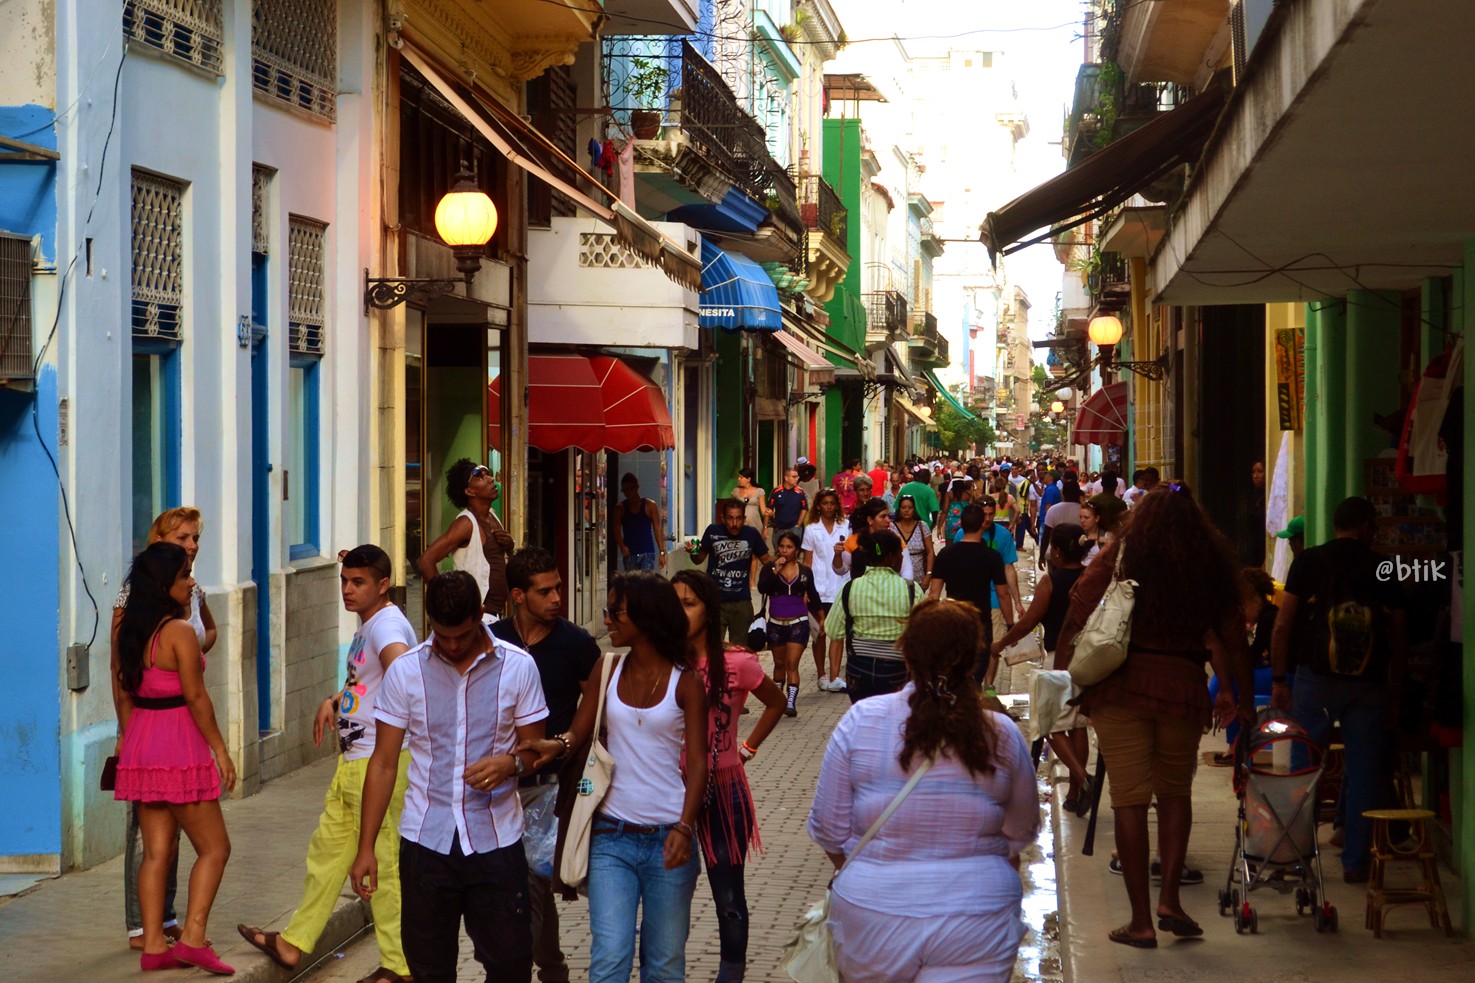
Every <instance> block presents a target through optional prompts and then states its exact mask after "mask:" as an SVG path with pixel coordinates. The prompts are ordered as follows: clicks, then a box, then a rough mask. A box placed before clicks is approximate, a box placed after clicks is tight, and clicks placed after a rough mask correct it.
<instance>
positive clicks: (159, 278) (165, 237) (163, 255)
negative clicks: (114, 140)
mask: <svg viewBox="0 0 1475 983" xmlns="http://www.w3.org/2000/svg"><path fill="white" fill-rule="evenodd" d="M131 231H132V258H133V267H132V275H133V310H132V329H133V336H134V337H135V338H146V339H156V340H164V341H179V340H180V339H182V338H183V337H184V185H183V184H181V183H179V182H178V181H171V180H169V179H168V178H163V177H159V176H158V175H155V174H149V173H147V172H145V171H134V172H133V204H132V214H131Z"/></svg>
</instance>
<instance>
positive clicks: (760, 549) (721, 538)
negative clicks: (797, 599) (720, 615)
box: [698, 522, 768, 601]
mask: <svg viewBox="0 0 1475 983" xmlns="http://www.w3.org/2000/svg"><path fill="white" fill-rule="evenodd" d="M698 548H699V550H700V551H701V552H703V553H706V554H707V572H708V573H709V574H711V575H712V579H713V580H715V581H717V592H718V593H719V594H721V595H722V599H723V600H724V601H746V600H748V599H749V597H750V596H751V590H750V587H751V579H750V578H751V574H752V566H753V557H755V556H757V557H764V556H767V555H768V544H767V543H765V542H764V541H763V537H762V536H761V535H760V534H759V533H758V530H756V529H754V528H753V527H752V526H743V528H742V529H741V530H739V531H738V534H737V535H736V536H730V535H728V532H727V527H726V526H724V525H721V524H719V523H716V522H714V523H712V524H711V525H710V526H708V527H707V529H706V531H705V532H703V533H702V541H701V545H700V547H698Z"/></svg>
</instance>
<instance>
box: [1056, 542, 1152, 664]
mask: <svg viewBox="0 0 1475 983" xmlns="http://www.w3.org/2000/svg"><path fill="white" fill-rule="evenodd" d="M1126 551H1127V546H1126V544H1125V543H1123V544H1122V545H1121V546H1119V547H1117V554H1116V566H1115V567H1114V568H1113V569H1112V572H1111V583H1110V584H1108V585H1107V586H1106V593H1104V594H1102V595H1101V601H1100V602H1099V603H1098V604H1097V605H1096V609H1095V610H1094V611H1092V612H1091V616H1090V617H1089V618H1087V619H1086V625H1085V627H1084V628H1082V629H1081V631H1080V634H1078V635H1076V644H1075V654H1074V655H1072V656H1071V659H1070V678H1071V680H1072V681H1073V682H1075V684H1076V685H1077V686H1094V685H1096V684H1097V683H1099V682H1101V681H1102V680H1103V679H1105V678H1106V677H1107V676H1110V675H1111V674H1112V673H1114V672H1116V671H1117V670H1118V669H1120V668H1121V665H1122V663H1123V662H1126V661H1127V643H1128V641H1129V639H1130V637H1131V634H1132V605H1133V604H1135V603H1136V590H1137V581H1135V580H1123V579H1122V554H1124V553H1125V552H1126Z"/></svg>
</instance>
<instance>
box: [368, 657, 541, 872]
mask: <svg viewBox="0 0 1475 983" xmlns="http://www.w3.org/2000/svg"><path fill="white" fill-rule="evenodd" d="M487 637H488V638H489V639H491V643H492V650H491V651H490V652H484V653H482V654H481V655H479V656H477V658H476V661H475V662H473V663H472V664H471V668H470V669H468V670H466V672H465V673H464V674H463V673H460V672H458V671H457V670H456V669H455V668H454V667H452V666H451V665H450V664H449V663H447V662H446V661H445V660H444V659H442V658H441V657H440V656H438V655H436V654H435V652H434V651H433V648H432V647H433V644H434V641H435V633H434V632H432V633H431V635H430V637H429V638H427V639H426V640H425V641H424V642H422V643H421V644H420V645H419V646H417V647H415V648H413V649H411V650H410V651H408V652H406V653H405V654H404V655H402V656H400V657H399V658H398V659H395V660H394V662H393V663H392V664H391V665H390V667H389V671H388V672H386V673H385V674H384V682H383V684H381V686H380V687H379V700H378V703H377V704H376V705H375V707H374V716H375V718H377V719H378V721H379V722H380V723H384V724H388V725H390V726H391V727H400V728H403V729H404V731H405V734H406V737H407V738H408V743H409V746H410V775H409V788H408V789H407V790H406V791H405V809H404V813H403V815H402V816H401V818H400V824H399V834H400V836H402V837H404V838H405V839H407V840H409V841H410V842H412V843H418V844H420V845H421V846H423V847H425V848H426V849H428V850H433V851H435V852H436V853H439V854H442V855H449V854H450V852H451V844H452V843H453V842H455V841H457V840H459V841H460V846H461V852H462V853H466V854H470V853H490V852H491V851H493V850H500V849H502V848H504V847H509V846H511V845H512V844H514V843H516V842H517V841H518V840H520V839H522V802H521V801H520V800H519V799H518V797H517V783H516V782H514V781H505V782H502V783H501V784H500V785H497V786H494V787H493V788H492V789H490V790H488V791H485V792H483V791H481V790H480V789H468V788H467V787H466V782H465V781H464V780H463V779H462V777H461V776H462V774H463V773H464V772H465V771H466V767H467V766H468V765H470V764H473V763H475V762H477V761H479V760H481V759H482V758H486V757H489V756H491V755H496V754H511V753H512V749H513V748H514V747H516V746H517V728H518V727H520V726H522V725H523V724H531V723H536V722H537V721H539V720H543V719H544V718H546V717H547V716H548V706H547V704H546V703H545V702H544V700H543V685H542V683H541V682H540V681H539V678H538V666H537V663H535V662H534V661H533V657H532V656H531V655H529V654H528V653H527V652H526V651H524V650H523V649H520V648H518V647H517V646H515V645H510V644H508V643H507V642H504V641H502V640H501V639H500V638H495V637H493V636H492V634H491V633H490V632H488V633H487Z"/></svg>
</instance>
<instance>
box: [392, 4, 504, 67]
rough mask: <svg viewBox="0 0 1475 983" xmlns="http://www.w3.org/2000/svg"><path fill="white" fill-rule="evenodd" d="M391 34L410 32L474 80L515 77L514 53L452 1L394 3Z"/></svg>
mask: <svg viewBox="0 0 1475 983" xmlns="http://www.w3.org/2000/svg"><path fill="white" fill-rule="evenodd" d="M389 21H390V27H391V29H392V30H398V28H399V26H400V25H403V26H406V27H408V28H409V29H410V31H411V32H412V34H413V35H414V36H415V37H416V38H418V39H419V40H421V41H422V42H425V43H428V44H431V45H433V46H435V47H436V48H437V49H438V51H437V52H436V53H437V54H439V55H440V56H441V57H443V58H447V59H449V60H450V61H451V63H452V64H455V65H457V66H458V67H460V68H461V69H462V70H463V71H465V72H466V73H467V74H469V75H471V77H472V78H473V79H475V77H476V76H478V75H480V76H483V77H485V76H488V75H490V76H496V77H498V78H501V79H509V78H511V77H512V53H511V51H510V50H509V46H508V45H507V43H506V42H504V41H503V40H502V39H500V38H497V37H495V36H493V35H491V34H489V33H487V32H486V31H485V30H483V29H482V27H481V25H479V24H477V23H476V22H475V21H473V20H472V19H471V18H470V17H468V16H467V15H466V11H465V10H464V9H463V8H461V7H460V6H459V5H458V4H456V3H453V2H451V0H391V2H390V5H389Z"/></svg>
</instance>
